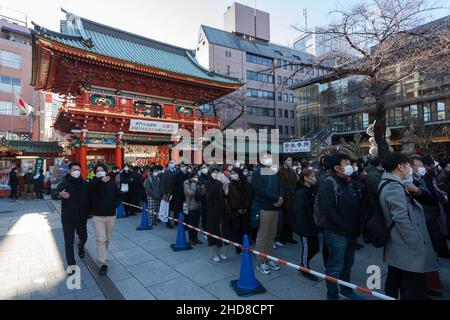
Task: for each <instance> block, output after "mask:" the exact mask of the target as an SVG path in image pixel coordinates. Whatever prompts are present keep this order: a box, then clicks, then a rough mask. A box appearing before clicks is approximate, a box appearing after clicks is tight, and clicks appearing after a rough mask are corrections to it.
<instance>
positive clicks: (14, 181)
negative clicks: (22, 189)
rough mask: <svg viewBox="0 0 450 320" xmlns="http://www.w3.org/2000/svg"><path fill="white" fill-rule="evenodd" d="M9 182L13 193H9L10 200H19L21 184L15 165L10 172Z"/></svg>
mask: <svg viewBox="0 0 450 320" xmlns="http://www.w3.org/2000/svg"><path fill="white" fill-rule="evenodd" d="M8 184H9V186H10V187H11V193H10V194H9V199H10V201H16V200H17V186H18V185H19V179H18V178H17V168H16V167H13V168H12V169H11V171H10V172H9V180H8Z"/></svg>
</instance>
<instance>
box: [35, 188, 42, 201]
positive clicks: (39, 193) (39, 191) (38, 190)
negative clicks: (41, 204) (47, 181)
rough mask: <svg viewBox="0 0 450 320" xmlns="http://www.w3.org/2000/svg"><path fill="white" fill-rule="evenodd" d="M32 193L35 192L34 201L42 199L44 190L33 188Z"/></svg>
mask: <svg viewBox="0 0 450 320" xmlns="http://www.w3.org/2000/svg"><path fill="white" fill-rule="evenodd" d="M34 191H35V192H36V199H44V189H43V188H39V187H36V186H35V187H34Z"/></svg>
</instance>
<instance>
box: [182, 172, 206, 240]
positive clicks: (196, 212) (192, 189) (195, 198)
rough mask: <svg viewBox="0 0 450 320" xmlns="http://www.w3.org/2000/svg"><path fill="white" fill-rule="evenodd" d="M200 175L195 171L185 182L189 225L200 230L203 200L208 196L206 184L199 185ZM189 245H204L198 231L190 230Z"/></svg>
mask: <svg viewBox="0 0 450 320" xmlns="http://www.w3.org/2000/svg"><path fill="white" fill-rule="evenodd" d="M198 179H199V178H198V174H197V172H196V171H193V172H191V173H189V174H188V179H187V180H186V181H185V182H184V184H183V188H184V196H185V199H186V200H185V202H186V204H187V206H188V210H189V214H188V215H187V217H186V221H187V223H189V224H190V225H192V226H194V227H196V228H198V225H199V222H200V212H201V208H202V202H201V198H202V197H203V196H205V195H206V188H205V185H204V184H199V182H198ZM188 233H189V244H190V245H192V246H195V245H197V244H203V242H201V241H200V240H199V239H198V237H197V231H196V230H194V229H192V228H189V229H188Z"/></svg>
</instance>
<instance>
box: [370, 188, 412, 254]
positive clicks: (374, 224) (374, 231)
mask: <svg viewBox="0 0 450 320" xmlns="http://www.w3.org/2000/svg"><path fill="white" fill-rule="evenodd" d="M381 182H382V183H381V185H380V186H379V187H378V192H377V196H376V198H375V199H374V201H373V203H372V201H369V197H368V195H367V196H366V198H365V199H364V202H363V205H362V210H363V211H362V212H363V213H364V215H363V231H362V236H363V239H364V241H365V242H366V243H370V244H372V245H373V246H374V247H375V248H381V247H384V246H385V245H386V243H387V242H388V240H389V238H390V236H391V231H392V228H393V227H394V225H395V222H394V221H392V223H391V224H390V225H389V226H387V225H386V222H385V220H384V214H383V210H382V209H381V205H380V202H379V197H380V194H381V191H382V190H383V189H384V187H386V186H387V185H388V184H390V183H391V182H396V183H399V184H400V185H401V186H402V187H403V188H405V187H404V186H403V184H401V183H400V182H399V181H396V180H391V179H383V180H381ZM405 193H406V190H405Z"/></svg>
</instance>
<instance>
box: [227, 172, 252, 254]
mask: <svg viewBox="0 0 450 320" xmlns="http://www.w3.org/2000/svg"><path fill="white" fill-rule="evenodd" d="M230 179H231V182H230V185H229V187H228V196H227V203H228V207H229V212H230V225H231V234H232V240H233V241H235V242H237V243H242V240H243V237H244V234H246V235H248V236H249V237H250V236H251V234H250V232H251V231H250V218H251V217H250V209H251V205H252V190H251V186H250V183H249V182H248V181H247V179H246V178H245V177H244V175H243V173H242V171H241V169H238V168H237V167H236V168H234V169H233V170H231V174H230ZM241 251H242V250H241V249H240V248H238V247H236V253H237V254H240V253H241Z"/></svg>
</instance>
